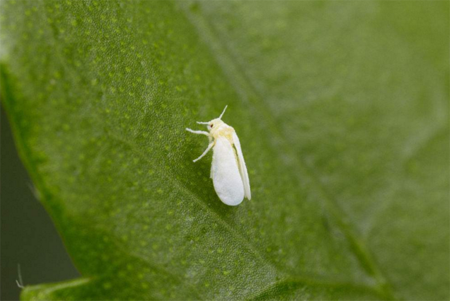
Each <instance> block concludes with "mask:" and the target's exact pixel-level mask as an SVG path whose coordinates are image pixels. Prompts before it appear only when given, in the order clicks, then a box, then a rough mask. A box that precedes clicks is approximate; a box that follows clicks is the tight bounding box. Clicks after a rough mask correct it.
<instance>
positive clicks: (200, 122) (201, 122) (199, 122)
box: [197, 121, 209, 124]
mask: <svg viewBox="0 0 450 301" xmlns="http://www.w3.org/2000/svg"><path fill="white" fill-rule="evenodd" d="M197 123H198V124H209V122H203V121H197Z"/></svg>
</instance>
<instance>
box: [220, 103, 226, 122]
mask: <svg viewBox="0 0 450 301" xmlns="http://www.w3.org/2000/svg"><path fill="white" fill-rule="evenodd" d="M227 108H228V105H226V106H225V109H223V112H222V114H220V116H219V119H222V116H223V114H225V111H226V110H227Z"/></svg>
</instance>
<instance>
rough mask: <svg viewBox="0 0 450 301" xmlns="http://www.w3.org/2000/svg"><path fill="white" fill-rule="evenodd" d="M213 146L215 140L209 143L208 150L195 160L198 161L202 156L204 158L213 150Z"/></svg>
mask: <svg viewBox="0 0 450 301" xmlns="http://www.w3.org/2000/svg"><path fill="white" fill-rule="evenodd" d="M213 146H214V141H213V142H211V143H210V144H209V145H208V147H207V148H206V150H205V151H204V152H203V154H202V155H201V156H200V157H198V158H197V159H195V160H194V162H197V161H198V160H200V159H201V158H203V157H204V156H205V155H206V154H207V153H208V152H209V151H210V150H211V148H212V147H213Z"/></svg>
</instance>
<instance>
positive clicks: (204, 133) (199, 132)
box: [186, 128, 210, 137]
mask: <svg viewBox="0 0 450 301" xmlns="http://www.w3.org/2000/svg"><path fill="white" fill-rule="evenodd" d="M186 131H188V132H191V133H193V134H197V135H206V136H208V137H209V136H210V135H209V133H208V132H206V131H194V130H191V129H188V128H186Z"/></svg>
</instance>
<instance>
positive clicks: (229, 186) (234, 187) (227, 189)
mask: <svg viewBox="0 0 450 301" xmlns="http://www.w3.org/2000/svg"><path fill="white" fill-rule="evenodd" d="M238 164H239V163H238V161H237V159H236V154H235V151H234V149H233V146H232V145H231V143H230V142H229V141H228V139H226V138H225V137H219V138H217V139H216V143H215V145H214V155H213V161H212V168H211V176H212V178H213V183H214V189H215V190H216V193H217V195H218V196H219V198H220V200H221V201H222V202H223V203H225V204H227V205H229V206H237V205H239V204H240V203H241V202H242V200H243V199H244V185H243V182H242V179H241V175H240V171H239V166H238Z"/></svg>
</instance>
